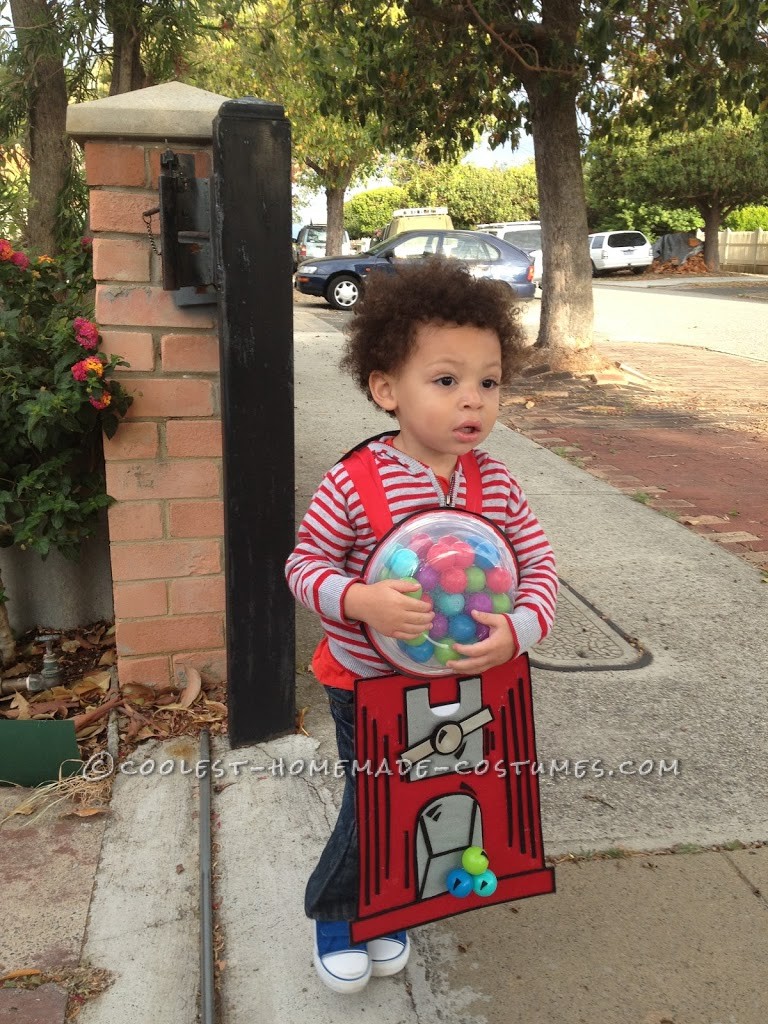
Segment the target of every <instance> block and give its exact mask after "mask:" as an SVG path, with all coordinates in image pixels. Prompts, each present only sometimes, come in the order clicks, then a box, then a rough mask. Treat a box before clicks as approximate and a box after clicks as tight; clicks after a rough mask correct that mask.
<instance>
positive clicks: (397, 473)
mask: <svg viewBox="0 0 768 1024" xmlns="http://www.w3.org/2000/svg"><path fill="white" fill-rule="evenodd" d="M387 440H388V438H387V437H382V438H376V439H373V440H371V441H369V442H368V448H369V449H370V450H371V452H372V453H373V455H374V458H375V461H376V464H377V467H378V470H379V473H380V476H381V481H382V483H383V485H384V491H385V494H386V496H387V499H388V502H389V510H390V513H391V515H392V520H393V522H394V524H395V525H397V524H398V523H399V522H401V520H403V519H405V518H406V516H409V515H411V514H412V513H413V512H421V511H425V510H427V509H433V508H435V507H436V506H438V505H440V506H445V505H446V504H447V499H446V496H445V494H444V493H443V490H442V488H441V487H440V484H439V483H438V481H437V478H436V476H435V474H434V472H433V471H432V470H431V469H430V468H429V467H428V466H425V465H424V464H423V463H421V462H419V461H418V460H417V459H414V458H411V456H409V455H406V454H405V453H403V452H400V451H398V450H397V449H396V448H393V447H392V446H391V444H388V443H387ZM390 440H391V439H390ZM475 455H476V456H477V464H478V468H479V470H480V479H481V482H482V494H483V506H482V507H483V515H484V516H485V517H486V518H488V519H490V520H491V521H492V522H493V523H494V524H495V525H496V526H497V527H499V529H500V530H501V531H502V532H503V533H504V534H505V535H506V537H507V539H508V540H509V542H510V544H511V546H512V548H513V550H514V552H515V554H516V556H517V563H518V567H519V574H520V575H519V580H518V588H517V594H516V597H515V602H514V606H513V608H512V611H511V612H510V613H509V614H508V616H507V618H508V619H509V622H510V625H511V627H512V631H513V633H514V636H515V640H516V642H517V645H518V649H519V652H520V653H524V652H525V651H528V650H530V648H531V647H533V646H534V645H535V644H537V643H539V641H541V640H543V639H544V637H545V636H546V635H547V634H548V633H549V631H550V629H551V628H552V623H553V621H554V617H555V603H556V600H557V590H558V581H557V572H556V570H555V559H554V555H553V552H552V548H551V547H550V544H549V541H548V540H547V538H546V536H545V535H544V531H543V530H542V528H541V526H540V524H539V522H538V520H537V519H536V517H535V516H534V514H533V513H532V512H531V510H530V508H529V507H528V502H527V500H526V498H525V495H524V494H523V492H522V490H521V489H520V486H519V484H518V483H517V482H516V481H515V480H514V479H513V478H512V477H511V476H510V474H509V471H508V469H507V467H506V466H505V465H504V464H503V463H502V462H499V461H498V460H497V459H493V458H491V456H490V455H488V453H487V452H484V451H481V450H480V449H476V450H475ZM449 497H450V499H451V501H450V503H451V504H452V505H453V507H455V508H465V507H466V486H465V480H464V474H463V472H462V470H461V466H460V464H459V463H457V465H456V470H455V472H454V474H453V476H452V478H451V485H450V492H449ZM376 543H377V541H376V538H375V536H374V534H373V531H372V530H371V524H370V522H369V521H368V517H367V515H366V513H365V509H364V508H363V505H362V502H361V501H360V498H359V496H358V494H357V492H356V490H355V487H354V485H353V483H352V480H351V479H350V476H349V474H348V473H347V471H346V469H345V467H344V463H343V462H339V463H337V464H336V465H335V466H333V467H332V468H331V469H330V470H329V471H328V472H327V473H326V474H325V476H324V477H323V479H322V481H321V483H320V486H319V487H318V489H317V491H316V492H315V494H314V496H313V498H312V500H311V502H310V504H309V508H308V509H307V513H306V515H305V516H304V519H303V521H302V523H301V526H300V527H299V533H298V540H297V543H296V547H295V548H294V550H293V552H292V553H291V555H290V556H289V558H288V561H287V563H286V567H285V574H286V578H287V580H288V586H289V587H290V589H291V592H292V593H293V595H294V597H295V598H296V599H297V601H300V602H301V604H303V605H305V607H307V608H309V609H310V611H314V612H317V613H318V614H319V616H320V621H321V622H322V624H323V629H324V630H325V633H326V636H327V638H328V647H329V650H330V653H331V654H332V655H333V657H334V658H335V659H336V660H337V661H338V662H339V663H340V664H341V665H342V666H343V667H344V668H346V669H348V670H349V671H351V672H352V673H353V674H355V675H356V676H357V677H358V678H361V679H367V678H370V677H372V676H377V675H382V674H384V673H386V672H391V671H392V668H391V666H390V665H388V664H387V663H386V662H385V661H383V660H382V659H381V657H380V656H379V655H378V653H377V652H376V651H375V650H374V649H373V648H372V647H371V646H370V644H369V643H368V641H367V640H366V638H365V636H364V634H363V631H362V628H361V624H360V623H359V622H356V621H351V620H349V619H346V618H345V617H344V614H343V610H342V609H343V607H344V596H345V594H346V592H347V590H348V588H349V587H350V586H352V584H353V583H360V582H361V574H362V570H363V566H364V565H365V562H366V560H367V558H368V556H369V555H370V554H371V552H372V551H373V549H374V548H375V547H376Z"/></svg>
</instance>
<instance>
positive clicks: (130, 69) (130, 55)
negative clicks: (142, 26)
mask: <svg viewBox="0 0 768 1024" xmlns="http://www.w3.org/2000/svg"><path fill="white" fill-rule="evenodd" d="M140 8H141V4H135V3H127V2H126V0H113V2H107V3H105V5H104V13H105V15H106V19H107V25H108V26H109V28H110V30H111V32H112V40H113V42H112V79H111V81H110V83H109V95H110V96H118V95H120V94H122V93H125V92H133V90H134V89H143V88H144V87H145V86H146V85H149V82H148V81H147V77H146V75H145V74H144V69H143V67H142V65H141V34H140V31H139V28H138V25H139V18H140V14H141V10H140Z"/></svg>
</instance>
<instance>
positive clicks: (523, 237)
mask: <svg viewBox="0 0 768 1024" xmlns="http://www.w3.org/2000/svg"><path fill="white" fill-rule="evenodd" d="M475 230H476V231H484V232H485V233H486V235H495V236H496V237H497V238H503V239H504V241H505V242H509V243H510V244H511V245H516V246H517V247H518V249H522V250H523V252H527V253H528V255H529V256H530V257H531V259H532V260H533V283H534V284H535V285H536V287H537V288H541V221H538V220H506V221H496V222H495V223H493V224H478V225H477V227H476V228H475Z"/></svg>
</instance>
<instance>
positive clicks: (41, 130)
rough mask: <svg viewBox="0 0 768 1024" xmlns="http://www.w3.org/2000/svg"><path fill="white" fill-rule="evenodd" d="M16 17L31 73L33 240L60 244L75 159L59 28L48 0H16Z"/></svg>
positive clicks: (35, 246)
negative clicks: (61, 211) (60, 218)
mask: <svg viewBox="0 0 768 1024" xmlns="http://www.w3.org/2000/svg"><path fill="white" fill-rule="evenodd" d="M11 16H12V18H13V26H14V29H15V32H16V37H17V39H18V44H19V51H20V52H21V54H22V55H23V59H24V66H25V70H26V74H27V76H28V78H27V83H26V91H27V121H28V125H29V128H28V130H29V144H28V153H29V212H28V215H27V238H26V241H27V245H28V246H29V248H30V249H32V250H33V251H35V252H37V253H39V254H43V253H46V254H51V253H52V252H54V251H55V248H56V213H57V204H58V201H59V193H60V192H61V190H62V189H63V188H64V185H65V184H66V180H67V174H68V172H69V167H70V162H71V153H72V150H71V145H70V141H69V136H68V135H67V131H66V124H67V82H66V78H65V76H64V64H63V60H62V55H61V48H60V47H59V45H58V39H57V34H56V32H57V30H56V25H55V23H54V20H53V17H52V15H51V12H50V8H49V5H48V4H47V3H46V0H11Z"/></svg>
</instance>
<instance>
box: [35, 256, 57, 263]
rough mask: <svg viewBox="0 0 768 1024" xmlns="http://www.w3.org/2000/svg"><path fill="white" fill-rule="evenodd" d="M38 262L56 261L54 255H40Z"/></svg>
mask: <svg viewBox="0 0 768 1024" xmlns="http://www.w3.org/2000/svg"><path fill="white" fill-rule="evenodd" d="M37 262H38V263H53V262H55V261H54V259H53V257H52V256H38V257H37Z"/></svg>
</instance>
